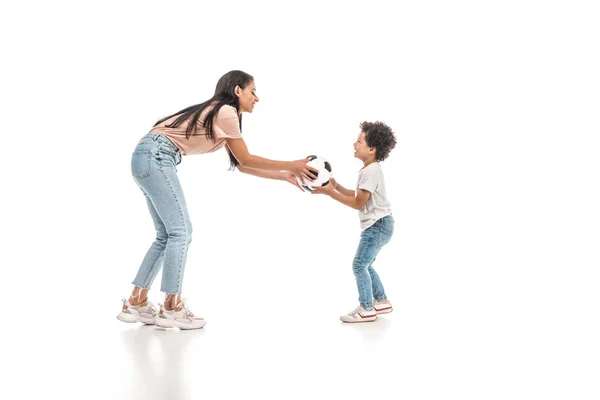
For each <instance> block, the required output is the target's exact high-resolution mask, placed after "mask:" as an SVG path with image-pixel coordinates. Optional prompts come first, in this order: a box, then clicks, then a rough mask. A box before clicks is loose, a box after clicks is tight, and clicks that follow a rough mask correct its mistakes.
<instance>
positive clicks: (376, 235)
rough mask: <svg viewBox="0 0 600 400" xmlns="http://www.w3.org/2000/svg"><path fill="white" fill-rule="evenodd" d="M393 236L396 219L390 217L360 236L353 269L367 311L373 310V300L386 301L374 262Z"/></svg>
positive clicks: (384, 218)
mask: <svg viewBox="0 0 600 400" xmlns="http://www.w3.org/2000/svg"><path fill="white" fill-rule="evenodd" d="M393 234H394V218H392V216H391V215H388V216H386V217H383V218H380V219H378V220H377V221H375V223H374V224H373V225H371V226H370V227H369V228H367V229H365V230H364V231H362V233H361V235H360V243H359V244H358V250H357V251H356V255H355V256H354V261H353V263H352V269H353V271H354V277H355V278H356V286H357V287H358V301H359V302H360V305H361V306H362V307H363V308H364V309H365V310H370V309H372V308H373V300H384V299H386V295H385V290H384V289H383V285H382V284H381V279H379V275H377V272H375V269H374V268H373V262H375V257H377V255H378V254H379V251H380V250H381V248H382V247H383V246H385V245H386V244H387V243H388V242H389V241H390V239H391V238H392V235H393Z"/></svg>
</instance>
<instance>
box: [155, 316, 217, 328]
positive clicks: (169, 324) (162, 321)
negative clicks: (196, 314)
mask: <svg viewBox="0 0 600 400" xmlns="http://www.w3.org/2000/svg"><path fill="white" fill-rule="evenodd" d="M154 325H156V326H160V327H161V328H179V329H185V330H192V329H200V328H202V327H203V326H204V325H206V321H204V320H202V322H201V323H196V324H193V325H192V324H186V323H184V322H179V321H175V320H172V319H166V318H160V317H156V318H155V319H154Z"/></svg>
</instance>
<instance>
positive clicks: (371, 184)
mask: <svg viewBox="0 0 600 400" xmlns="http://www.w3.org/2000/svg"><path fill="white" fill-rule="evenodd" d="M359 189H364V190H368V191H369V192H371V196H370V197H369V200H367V203H366V204H365V206H364V207H363V208H361V209H360V210H358V215H359V217H360V228H361V229H362V230H365V229H367V228H368V227H370V226H371V225H373V224H374V223H375V222H376V221H377V220H378V219H380V218H383V217H385V216H388V215H392V209H391V204H390V202H389V201H388V199H387V193H386V191H385V181H384V179H383V171H382V169H381V163H379V162H374V163H372V164H369V165H367V166H366V167H363V168H362V169H361V170H360V171H359V172H358V183H357V184H356V194H358V190H359Z"/></svg>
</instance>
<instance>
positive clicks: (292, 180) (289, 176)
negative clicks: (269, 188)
mask: <svg viewBox="0 0 600 400" xmlns="http://www.w3.org/2000/svg"><path fill="white" fill-rule="evenodd" d="M282 180H284V181H288V182H289V183H291V184H292V185H294V186H296V187H297V188H298V189H300V190H302V191H303V192H304V189H302V187H301V186H300V185H299V184H298V180H297V179H296V175H294V174H292V173H291V172H284V173H283V178H282Z"/></svg>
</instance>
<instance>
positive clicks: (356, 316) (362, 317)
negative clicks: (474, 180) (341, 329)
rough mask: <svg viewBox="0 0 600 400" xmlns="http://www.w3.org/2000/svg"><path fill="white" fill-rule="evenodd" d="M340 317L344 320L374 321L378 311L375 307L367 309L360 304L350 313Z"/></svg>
mask: <svg viewBox="0 0 600 400" xmlns="http://www.w3.org/2000/svg"><path fill="white" fill-rule="evenodd" d="M340 319H341V320H342V321H343V322H372V321H375V320H376V319H377V313H376V312H375V309H374V308H373V309H371V310H369V311H367V310H365V309H364V308H363V307H362V306H358V307H356V308H355V309H354V310H353V311H350V312H349V313H348V314H346V315H342V316H341V317H340Z"/></svg>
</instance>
